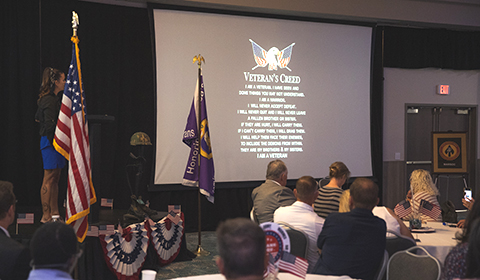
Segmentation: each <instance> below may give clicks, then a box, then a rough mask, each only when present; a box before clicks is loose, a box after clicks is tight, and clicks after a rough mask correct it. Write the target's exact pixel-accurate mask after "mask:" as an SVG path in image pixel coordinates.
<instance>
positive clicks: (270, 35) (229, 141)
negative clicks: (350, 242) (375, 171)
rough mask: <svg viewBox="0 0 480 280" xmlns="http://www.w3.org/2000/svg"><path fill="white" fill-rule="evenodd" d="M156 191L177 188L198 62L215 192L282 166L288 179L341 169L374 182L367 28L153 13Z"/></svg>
mask: <svg viewBox="0 0 480 280" xmlns="http://www.w3.org/2000/svg"><path fill="white" fill-rule="evenodd" d="M154 28H155V48H156V71H157V77H156V79H157V89H156V90H157V93H156V94H157V100H156V102H157V104H156V110H157V112H156V114H157V115H156V117H157V120H156V123H157V135H156V136H157V137H156V155H155V178H154V183H155V184H159V185H161V184H180V183H181V182H182V179H183V174H184V172H185V168H186V164H187V160H188V156H189V152H190V148H189V147H188V146H187V145H185V144H184V143H183V142H182V137H183V133H184V129H185V125H186V122H187V117H188V114H189V112H190V107H191V105H192V100H193V95H194V90H195V86H196V82H197V76H198V75H197V72H198V66H197V64H196V63H195V64H192V59H193V57H194V56H195V55H198V54H200V55H202V56H203V57H204V58H205V63H203V64H202V73H203V79H204V89H205V98H206V105H207V112H208V121H209V128H210V140H211V146H212V150H213V159H214V163H215V177H216V178H215V179H216V182H231V181H240V182H241V181H254V180H264V179H265V171H266V167H267V164H268V162H270V161H272V160H275V159H281V160H283V161H284V162H285V163H286V165H287V167H288V172H289V173H288V177H289V179H296V178H299V177H301V176H303V175H311V176H313V177H315V178H320V177H325V176H327V175H328V166H329V165H330V164H331V163H333V162H335V161H343V162H344V163H345V164H346V165H347V166H348V168H349V169H350V171H351V172H352V176H371V175H372V170H371V154H370V68H371V67H370V64H371V40H372V28H371V27H365V26H355V25H342V24H328V23H318V22H307V21H294V20H282V19H270V18H258V17H246V16H233V15H224V14H213V13H212V14H210V13H195V12H186V11H175V10H163V9H156V10H154Z"/></svg>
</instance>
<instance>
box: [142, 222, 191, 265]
mask: <svg viewBox="0 0 480 280" xmlns="http://www.w3.org/2000/svg"><path fill="white" fill-rule="evenodd" d="M182 215H183V214H182ZM149 226H150V228H151V231H150V234H151V238H150V241H151V243H152V245H153V247H154V248H155V251H156V252H157V255H158V257H159V260H160V263H162V264H163V265H165V264H169V263H171V262H172V261H173V260H174V259H175V257H176V256H177V255H178V253H179V252H180V245H181V243H182V236H183V233H184V227H183V220H182V219H180V220H179V222H178V224H175V223H174V222H172V221H171V220H170V219H169V218H168V217H165V218H163V219H162V220H160V221H159V222H157V223H150V224H149Z"/></svg>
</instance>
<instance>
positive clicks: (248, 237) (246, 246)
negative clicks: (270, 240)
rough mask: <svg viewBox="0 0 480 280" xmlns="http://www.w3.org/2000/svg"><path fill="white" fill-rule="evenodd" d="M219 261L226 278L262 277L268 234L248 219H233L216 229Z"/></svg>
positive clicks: (220, 268)
mask: <svg viewBox="0 0 480 280" xmlns="http://www.w3.org/2000/svg"><path fill="white" fill-rule="evenodd" d="M217 247H218V254H219V255H220V257H219V258H217V260H216V263H217V266H218V269H219V270H220V273H222V274H223V275H224V276H225V278H226V279H227V280H231V279H236V280H241V279H248V280H262V279H263V272H264V270H265V267H266V265H267V262H268V259H267V258H266V241H265V233H264V232H263V230H262V229H261V228H260V227H259V226H258V225H256V224H255V223H254V222H252V221H250V220H248V219H246V218H236V219H230V220H227V221H225V222H222V223H221V224H220V225H219V226H218V228H217Z"/></svg>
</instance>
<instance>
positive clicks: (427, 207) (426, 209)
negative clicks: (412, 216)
mask: <svg viewBox="0 0 480 280" xmlns="http://www.w3.org/2000/svg"><path fill="white" fill-rule="evenodd" d="M420 213H422V214H423V215H425V216H428V217H430V218H432V219H435V220H436V219H437V218H438V217H439V216H440V215H441V214H442V209H440V207H439V206H438V205H435V204H432V203H430V202H428V201H426V200H424V199H422V200H421V201H420Z"/></svg>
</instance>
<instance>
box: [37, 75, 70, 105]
mask: <svg viewBox="0 0 480 280" xmlns="http://www.w3.org/2000/svg"><path fill="white" fill-rule="evenodd" d="M62 74H64V73H63V72H62V71H60V70H58V69H55V68H52V67H47V68H45V70H43V75H42V85H41V86H40V94H39V95H38V100H40V98H42V97H44V96H45V95H47V94H49V93H50V92H51V91H52V90H53V89H54V88H55V81H57V80H58V79H60V78H61V77H62Z"/></svg>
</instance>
